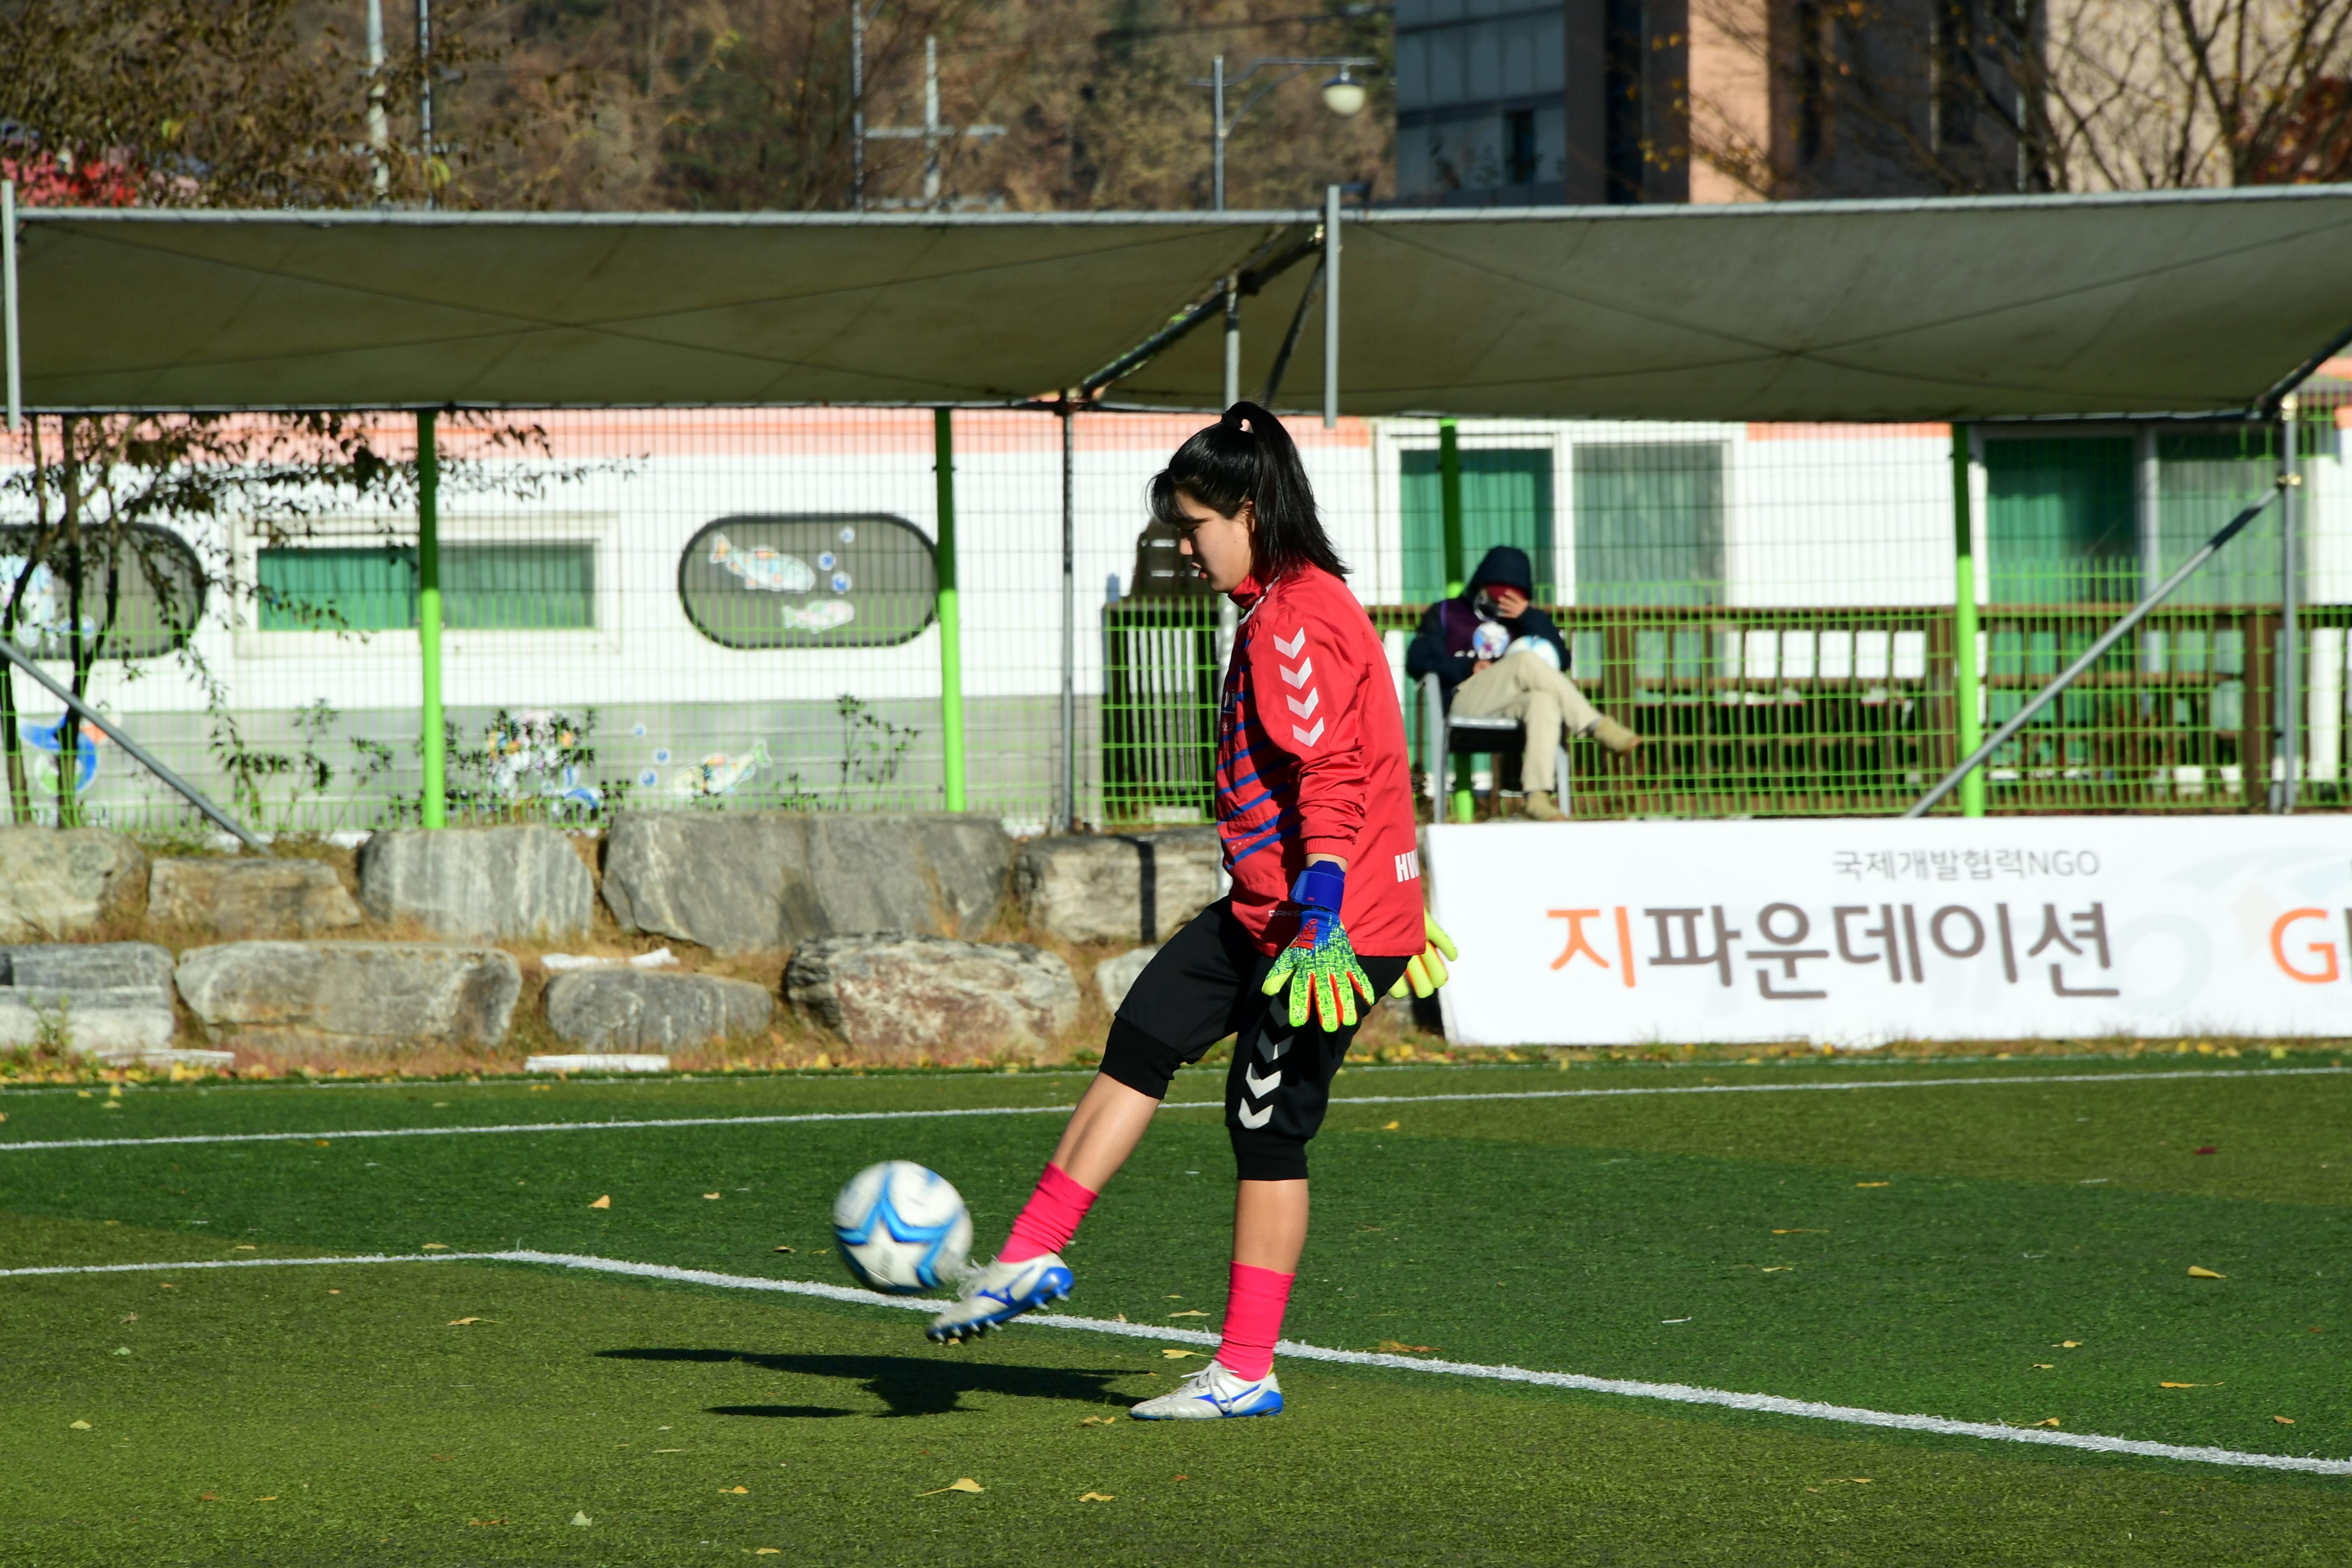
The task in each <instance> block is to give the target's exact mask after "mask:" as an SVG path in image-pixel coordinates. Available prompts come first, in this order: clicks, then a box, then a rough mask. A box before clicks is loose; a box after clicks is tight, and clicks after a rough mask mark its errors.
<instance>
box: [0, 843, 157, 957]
mask: <svg viewBox="0 0 2352 1568" xmlns="http://www.w3.org/2000/svg"><path fill="white" fill-rule="evenodd" d="M146 896H147V857H146V856H145V855H144V854H143V853H142V852H141V850H140V848H139V846H137V845H136V844H133V843H131V840H129V839H128V838H125V837H122V836H121V834H119V833H109V832H107V831H106V830H105V829H103V828H99V827H68V828H66V829H63V830H62V831H60V830H59V829H58V828H54V827H0V942H26V941H38V940H40V939H43V938H47V939H48V940H50V941H53V942H54V941H58V940H61V939H63V938H66V937H73V936H80V935H84V934H86V933H88V932H89V931H94V930H96V929H97V928H98V927H100V925H103V924H104V923H106V922H107V921H109V920H112V919H118V918H120V919H131V918H136V917H137V915H138V913H139V911H140V907H141V905H142V902H143V900H145V899H146Z"/></svg>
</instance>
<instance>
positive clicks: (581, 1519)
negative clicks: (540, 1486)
mask: <svg viewBox="0 0 2352 1568" xmlns="http://www.w3.org/2000/svg"><path fill="white" fill-rule="evenodd" d="M595 1522H596V1521H594V1520H593V1519H590V1518H589V1517H588V1515H587V1512H586V1510H582V1511H580V1512H578V1513H575V1514H573V1515H572V1523H574V1524H579V1525H589V1524H593V1523H595ZM769 1550H770V1551H773V1550H775V1549H774V1548H773V1547H771V1548H769Z"/></svg>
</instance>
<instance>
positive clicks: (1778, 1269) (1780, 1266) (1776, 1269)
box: [1756, 1263, 1796, 1274]
mask: <svg viewBox="0 0 2352 1568" xmlns="http://www.w3.org/2000/svg"><path fill="white" fill-rule="evenodd" d="M1795 1267H1796V1265H1795V1264H1793V1263H1775V1264H1774V1265H1772V1267H1771V1268H1759V1269H1758V1270H1757V1271H1756V1272H1757V1273H1759V1274H1786V1273H1787V1272H1788V1271H1789V1270H1790V1269H1791V1268H1795Z"/></svg>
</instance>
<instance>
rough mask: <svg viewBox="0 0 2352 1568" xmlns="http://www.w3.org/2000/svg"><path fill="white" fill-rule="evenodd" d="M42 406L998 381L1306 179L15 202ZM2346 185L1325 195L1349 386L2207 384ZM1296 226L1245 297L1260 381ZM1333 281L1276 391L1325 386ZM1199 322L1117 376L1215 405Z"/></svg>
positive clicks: (2318, 278)
mask: <svg viewBox="0 0 2352 1568" xmlns="http://www.w3.org/2000/svg"><path fill="white" fill-rule="evenodd" d="M23 218H24V226H25V233H24V238H23V241H22V242H21V247H20V252H21V259H20V272H21V280H22V296H23V320H24V327H25V339H26V342H25V348H24V376H25V391H26V402H27V404H28V405H31V406H36V407H45V408H73V407H80V408H97V407H140V408H159V407H210V408H222V407H253V408H264V407H320V406H345V407H360V408H378V407H397V406H405V405H427V404H440V403H454V404H469V405H507V406H518V407H534V408H539V407H562V406H662V405H730V404H734V405H740V404H783V403H868V404H924V403H959V404H974V403H1002V402H1009V401H1015V400H1020V399H1024V398H1028V397H1032V396H1035V395H1040V394H1046V393H1050V392H1051V391H1052V390H1053V389H1055V388H1057V387H1064V386H1073V385H1076V384H1079V383H1080V382H1081V381H1083V380H1084V378H1085V377H1086V376H1087V374H1089V373H1091V372H1093V371H1095V370H1097V368H1099V367H1101V366H1103V365H1105V364H1107V363H1110V362H1111V361H1113V360H1114V359H1116V358H1117V357H1118V354H1119V353H1121V352H1122V351H1124V350H1126V349H1128V348H1129V347H1130V346H1131V345H1133V344H1135V343H1136V342H1139V341H1141V340H1143V339H1144V338H1146V337H1148V336H1150V334H1151V333H1152V332H1153V331H1156V330H1157V329H1158V328H1159V327H1160V326H1161V325H1163V324H1164V323H1165V322H1166V321H1169V320H1170V319H1171V316H1172V315H1173V314H1175V313H1177V312H1179V311H1181V310H1183V309H1184V308H1185V307H1186V306H1187V305H1188V304H1190V303H1192V301H1194V300H1199V299H1201V298H1202V297H1203V296H1205V295H1206V294H1208V293H1210V292H1212V291H1213V289H1215V288H1216V287H1217V280H1218V279H1221V278H1222V277H1224V276H1226V275H1228V274H1231V273H1234V272H1235V271H1237V270H1240V269H1242V268H1245V267H1247V266H1249V265H1251V264H1252V263H1253V261H1257V260H1262V259H1263V258H1265V257H1266V256H1268V255H1269V254H1272V253H1274V252H1276V251H1279V250H1280V249H1281V248H1282V247H1284V246H1285V244H1286V243H1289V244H1295V242H1296V241H1297V239H1299V238H1301V237H1308V236H1311V234H1312V230H1313V225H1314V224H1315V223H1316V222H1317V221H1318V217H1317V216H1316V215H1314V214H1311V213H1230V214H1202V213H1181V214H1132V213H1115V214H1098V215H1095V214H1088V215H1076V214H1046V215H989V216H951V215H896V214H894V215H887V216H876V215H856V216H853V215H772V214H761V215H749V216H676V215H580V214H554V215H533V216H515V215H499V214H443V213H410V212H401V213H341V212H338V213H250V212H202V213H196V212H159V211H140V210H131V211H113V212H102V211H89V210H71V211H68V210H59V209H43V210H36V211H30V212H26V213H25V214H24V215H23ZM2347 231H2352V187H2345V186H2302V187H2284V188H2266V189H2259V190H2246V191H2225V192H2176V193H2160V194H2138V195H2105V196H2086V197H2062V196H2044V197H2032V198H2013V199H2012V198H1978V199H1970V200H1956V201H1927V202H1848V203H1811V204H1796V203H1790V204H1779V205H1746V206H1728V207H1693V206H1684V207H1634V208H1601V209H1595V208H1558V207H1555V208H1531V209H1521V210H1512V211H1473V210H1439V211H1402V210H1398V211H1379V212H1373V213H1369V214H1352V213H1351V214H1350V215H1349V217H1348V220H1347V222H1346V225H1345V232H1344V235H1343V239H1344V252H1343V264H1342V269H1341V281H1342V288H1341V294H1340V299H1341V306H1342V323H1341V348H1342V364H1341V369H1340V384H1341V398H1340V402H1341V405H1342V407H1343V408H1344V409H1345V410H1346V411H1347V412H1349V413H1351V414H1401V413H1439V412H1442V413H1448V414H1461V415H1494V416H1531V417H1532V416H1542V417H1559V416H1608V417H1649V418H1681V419H1812V420H1848V419H1851V420H1863V419H1947V418H1989V417H2004V416H2033V415H2068V414H2129V413H2159V412H2160V413H2176V414H2200V413H2226V412H2235V411H2241V410H2246V409H2250V408H2252V407H2255V406H2256V405H2259V404H2260V403H2261V402H2262V401H2263V398H2264V396H2265V395H2267V394H2269V393H2271V392H2272V391H2273V389H2274V388H2275V387H2277V386H2278V385H2279V384H2281V383H2282V382H2283V381H2284V380H2285V379H2287V378H2289V377H2291V376H2292V375H2294V374H2295V373H2296V372H2297V371H2298V369H2299V368H2300V367H2303V366H2304V365H2305V364H2306V363H2311V362H2314V361H2315V360H2316V359H2317V358H2319V357H2321V356H2323V355H2324V354H2325V353H2326V351H2327V350H2328V349H2329V348H2330V347H2331V346H2332V345H2334V344H2336V343H2337V342H2341V341H2342V339H2343V336H2344V334H2345V333H2346V331H2347V329H2352V267H2347ZM1312 272H1313V264H1312V261H1311V258H1310V259H1309V260H1307V261H1303V262H1301V263H1299V264H1297V265H1295V266H1293V267H1291V268H1288V269H1287V270H1286V271H1285V272H1283V273H1282V274H1281V275H1280V276H1279V277H1277V278H1276V279H1273V280H1272V281H1271V282H1270V283H1269V284H1268V285H1267V286H1266V288H1265V290H1264V291H1263V292H1262V293H1260V294H1258V295H1257V296H1255V298H1253V299H1252V300H1250V301H1249V302H1248V304H1247V306H1246V308H1245V312H1244V316H1245V331H1244V351H1245V352H1244V391H1245V393H1246V394H1249V395H1254V394H1255V391H1256V390H1257V388H1258V386H1259V385H1260V384H1261V383H1262V382H1263V380H1264V378H1265V372H1266V369H1267V367H1268V365H1269V364H1270V363H1271V361H1272V359H1273V356H1274V353H1275V352H1276V345H1277V342H1278V341H1279V340H1280V338H1281V336H1282V335H1283V331H1284V329H1285V328H1286V326H1287V324H1288V322H1289V321H1290V319H1291V316H1292V313H1293V310H1294V308H1295V307H1296V306H1297V302H1298V300H1299V297H1300V295H1301V293H1302V292H1303V291H1304V290H1305V289H1306V288H1307V283H1308V279H1309V277H1310V275H1311V274H1312ZM1321 323H1322V311H1321V308H1320V305H1319V304H1318V305H1317V306H1316V307H1315V308H1314V309H1312V310H1309V311H1308V312H1307V316H1306V319H1305V329H1304V331H1303V332H1302V334H1301V337H1300V340H1299V342H1298V344H1297V353H1296V354H1295V355H1294V357H1293V360H1292V362H1291V368H1290V370H1289V373H1288V374H1286V377H1285V380H1284V384H1283V390H1282V396H1281V399H1280V401H1281V402H1282V403H1283V404H1285V405H1296V406H1302V407H1319V406H1320V404H1321V397H1322V391H1321V372H1322V363H1323V353H1322V325H1321ZM1218 337H1219V334H1218V331H1217V329H1216V325H1215V323H1214V322H1213V321H1212V322H1210V323H1208V324H1207V325H1205V326H1204V327H1203V328H1202V330H1201V331H1197V332H1195V333H1193V334H1192V336H1190V337H1189V338H1186V339H1184V340H1183V341H1181V342H1179V343H1177V344H1176V345H1175V346H1174V347H1172V348H1171V349H1170V350H1168V351H1167V352H1166V353H1162V354H1160V356H1159V357H1158V358H1157V359H1156V360H1153V361H1152V362H1151V363H1149V364H1147V365H1146V366H1145V367H1144V368H1143V369H1142V370H1140V371H1139V372H1138V373H1136V374H1133V375H1131V376H1129V377H1128V378H1127V379H1125V380H1124V381H1122V382H1120V383H1119V384H1117V385H1116V386H1115V387H1113V388H1112V389H1111V390H1110V393H1109V394H1108V395H1109V396H1110V397H1112V398H1113V399H1115V400H1118V401H1122V402H1129V403H1141V404H1145V405H1158V406H1170V407H1180V406H1181V407H1205V406H1213V405H1215V403H1216V402H1217V401H1218V397H1219V394H1220V386H1221V378H1222V369H1223V351H1222V347H1221V344H1220V342H1219V341H1218Z"/></svg>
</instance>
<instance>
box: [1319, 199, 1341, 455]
mask: <svg viewBox="0 0 2352 1568" xmlns="http://www.w3.org/2000/svg"><path fill="white" fill-rule="evenodd" d="M1338 426H1339V186H1337V185H1326V186H1325V187H1324V188H1323V428H1325V429H1326V430H1330V429H1334V428H1337V427H1338Z"/></svg>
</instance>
